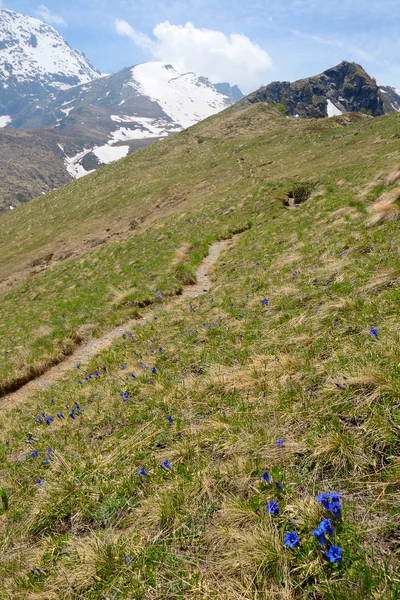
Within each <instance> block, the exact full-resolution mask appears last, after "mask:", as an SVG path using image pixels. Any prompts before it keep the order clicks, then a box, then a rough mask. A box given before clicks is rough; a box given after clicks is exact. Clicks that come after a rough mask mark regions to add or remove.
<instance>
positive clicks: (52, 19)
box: [36, 4, 66, 25]
mask: <svg viewBox="0 0 400 600" xmlns="http://www.w3.org/2000/svg"><path fill="white" fill-rule="evenodd" d="M36 14H37V15H38V16H39V17H40V18H41V19H43V21H46V23H49V24H50V25H66V22H65V21H64V19H63V18H62V17H60V15H56V14H55V13H53V12H51V11H50V10H49V9H48V8H47V6H45V5H44V4H41V5H40V6H39V8H38V9H37V11H36Z"/></svg>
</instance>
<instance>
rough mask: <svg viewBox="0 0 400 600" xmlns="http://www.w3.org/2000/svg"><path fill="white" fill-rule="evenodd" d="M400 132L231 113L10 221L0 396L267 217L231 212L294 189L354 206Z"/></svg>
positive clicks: (249, 209)
mask: <svg viewBox="0 0 400 600" xmlns="http://www.w3.org/2000/svg"><path fill="white" fill-rule="evenodd" d="M398 127H399V117H398V115H393V116H390V117H386V118H382V119H366V118H361V117H359V116H358V115H346V116H344V117H340V118H337V119H326V120H323V121H312V122H309V121H302V120H297V119H291V120H290V119H285V118H283V117H282V116H281V115H280V114H279V113H277V111H275V110H273V109H271V108H269V107H267V106H265V105H261V104H260V105H256V106H252V107H250V108H246V109H244V110H243V111H241V112H230V111H229V110H228V111H227V112H226V113H225V114H223V115H217V116H215V117H212V118H210V119H208V120H206V121H204V122H203V123H200V124H199V125H197V126H195V127H193V128H191V129H189V130H187V131H185V132H183V133H181V134H179V135H177V136H174V137H173V138H171V139H169V140H166V141H164V142H162V143H160V144H155V145H153V146H151V147H150V148H147V149H145V150H143V151H141V152H138V153H137V154H134V155H132V156H130V157H128V158H127V159H125V160H122V161H119V162H118V163H116V164H112V165H110V166H108V167H106V168H104V169H101V170H100V171H98V172H97V173H95V174H93V175H91V176H89V177H87V178H84V179H82V180H80V181H78V182H75V183H73V184H70V185H67V186H64V187H63V188H61V189H59V190H57V191H56V192H54V193H52V194H49V195H47V196H45V197H42V198H38V199H37V200H34V201H33V202H31V203H29V204H27V205H25V206H22V207H20V208H19V209H18V210H16V211H14V212H11V213H8V214H5V215H2V216H1V218H0V231H1V236H0V257H1V259H0V273H3V276H4V278H5V281H3V291H2V292H0V341H1V345H0V389H2V390H3V391H4V390H6V389H10V386H11V387H12V386H13V385H14V384H16V383H18V382H20V381H24V380H26V379H27V378H29V377H31V376H32V375H34V374H35V373H40V372H41V371H43V369H45V368H46V367H47V366H48V365H49V364H52V363H53V362H54V361H57V360H60V359H61V358H62V356H63V355H65V354H66V353H69V352H71V351H72V350H73V348H74V347H75V345H76V344H77V343H79V342H80V341H81V340H83V339H85V338H87V337H88V336H90V335H93V334H94V335H97V334H99V332H100V331H101V330H103V329H104V328H106V327H108V326H111V325H113V324H116V323H120V322H123V321H124V320H126V319H127V318H128V317H130V316H132V314H135V313H136V312H137V310H138V306H140V305H143V304H146V303H149V302H152V301H154V300H157V301H158V296H157V289H159V288H163V291H164V292H165V294H168V293H176V292H177V291H179V289H180V287H181V285H182V282H181V281H180V280H179V278H178V277H177V275H179V273H177V272H176V267H175V266H174V264H173V263H174V262H175V260H176V254H175V253H176V250H178V249H179V248H180V247H181V246H182V244H185V243H187V244H191V245H192V250H191V251H190V252H189V253H188V254H187V257H186V262H187V267H188V268H189V269H190V267H193V266H196V265H197V264H198V263H199V261H200V260H201V258H202V257H203V256H204V254H205V253H206V251H207V244H208V242H210V241H212V240H215V239H217V238H218V237H220V236H225V235H229V231H232V230H235V229H236V228H238V227H239V228H240V227H241V226H243V224H247V222H248V221H251V220H253V219H254V217H256V216H257V214H258V212H259V211H258V210H257V209H255V207H254V205H253V203H248V204H247V205H245V208H236V209H235V210H234V211H230V210H228V204H227V203H230V202H231V201H232V199H234V200H235V202H236V207H237V206H238V205H239V206H240V205H241V201H242V199H245V198H246V197H247V196H248V194H251V193H255V194H257V193H258V190H259V188H260V185H263V184H264V183H265V182H269V184H270V187H269V189H268V196H269V197H271V198H274V197H275V198H276V199H279V197H280V196H282V195H284V192H285V190H288V189H290V187H291V186H292V185H293V181H296V180H307V179H311V180H312V181H313V182H314V183H318V182H321V184H323V183H324V182H325V183H326V184H327V185H332V183H335V182H336V181H338V180H339V179H340V178H344V179H345V180H346V182H347V186H354V188H350V192H353V193H354V197H355V196H356V195H357V193H358V186H359V185H360V184H361V183H362V182H363V181H364V180H365V179H368V177H371V178H372V177H373V174H374V173H375V174H376V173H378V172H379V170H386V171H388V170H389V169H390V168H391V165H392V164H393V161H394V160H395V159H396V156H397V155H398V137H397V134H398ZM266 193H267V192H266ZM350 195H351V194H350ZM132 223H133V226H134V227H137V229H136V230H135V231H134V232H132V231H130V227H131V226H132ZM107 230H108V231H107ZM97 244H101V245H97ZM93 245H94V246H96V245H97V246H96V248H95V249H92V250H90V246H93ZM69 254H72V256H71V257H70V258H69V259H67V260H62V259H63V258H64V257H66V256H68V255H69ZM29 265H31V266H30V267H29ZM27 266H28V268H27ZM38 271H39V272H38ZM15 278H17V280H18V283H16V284H15V285H11V284H12V283H13V280H14V279H15Z"/></svg>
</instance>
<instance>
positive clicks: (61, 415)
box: [57, 412, 65, 419]
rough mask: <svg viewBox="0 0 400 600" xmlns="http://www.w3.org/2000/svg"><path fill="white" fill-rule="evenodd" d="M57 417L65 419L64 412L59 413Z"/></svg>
mask: <svg viewBox="0 0 400 600" xmlns="http://www.w3.org/2000/svg"><path fill="white" fill-rule="evenodd" d="M57 417H58V418H59V419H64V418H65V417H64V415H63V413H62V412H59V413H57Z"/></svg>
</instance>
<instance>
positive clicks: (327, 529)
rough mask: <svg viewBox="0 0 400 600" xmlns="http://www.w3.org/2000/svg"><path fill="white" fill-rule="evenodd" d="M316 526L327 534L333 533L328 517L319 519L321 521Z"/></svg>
mask: <svg viewBox="0 0 400 600" xmlns="http://www.w3.org/2000/svg"><path fill="white" fill-rule="evenodd" d="M318 527H319V528H320V529H322V530H323V531H324V532H325V533H327V534H328V535H333V534H334V531H333V527H332V525H331V520H330V519H324V520H323V521H321V523H320V524H319V526H318Z"/></svg>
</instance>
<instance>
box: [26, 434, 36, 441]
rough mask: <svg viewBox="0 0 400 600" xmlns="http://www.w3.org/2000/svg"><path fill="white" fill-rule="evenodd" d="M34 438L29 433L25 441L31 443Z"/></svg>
mask: <svg viewBox="0 0 400 600" xmlns="http://www.w3.org/2000/svg"><path fill="white" fill-rule="evenodd" d="M34 439H35V438H34V437H33V435H32V434H31V433H30V434H29V435H28V437H27V439H26V441H27V442H33V440H34Z"/></svg>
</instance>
